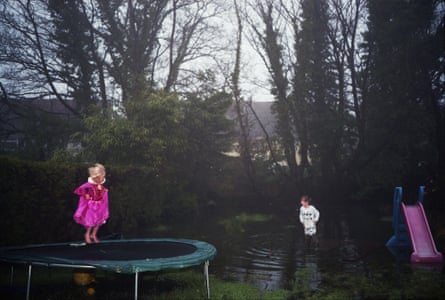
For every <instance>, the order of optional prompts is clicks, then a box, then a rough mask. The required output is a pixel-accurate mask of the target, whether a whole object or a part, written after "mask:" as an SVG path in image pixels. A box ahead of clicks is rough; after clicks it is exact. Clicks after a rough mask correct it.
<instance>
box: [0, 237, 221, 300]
mask: <svg viewBox="0 0 445 300" xmlns="http://www.w3.org/2000/svg"><path fill="white" fill-rule="evenodd" d="M125 242H175V243H185V244H189V245H190V244H191V245H193V246H195V247H196V248H197V250H199V249H200V248H199V246H196V244H197V243H199V245H204V247H208V249H206V250H207V251H208V252H209V253H208V254H207V255H206V257H205V259H202V260H197V261H196V262H189V263H187V264H186V265H180V266H177V267H171V266H167V267H165V268H159V269H156V270H142V271H139V270H138V268H136V270H135V271H134V272H125V273H134V299H135V300H137V299H138V296H139V295H138V291H139V273H144V272H150V271H151V272H153V271H160V270H172V269H183V268H188V267H192V266H196V265H201V264H204V277H205V282H204V284H205V288H206V291H207V299H210V280H209V265H210V260H211V259H213V257H214V256H215V255H216V249H215V248H214V247H213V246H212V245H210V244H208V243H205V242H201V241H196V240H187V239H129V240H112V241H102V242H101V243H125ZM56 245H57V246H60V245H66V246H72V244H71V243H62V244H60V243H59V244H46V245H29V246H23V247H8V248H5V249H20V248H32V247H42V246H56ZM82 247H84V246H82ZM85 247H88V245H87V246H85ZM195 252H196V251H195ZM193 253H194V252H193ZM193 253H192V254H193ZM0 254H1V250H0ZM187 256H191V254H188V255H183V257H187ZM177 257H181V256H177ZM155 260H156V259H153V261H155ZM0 261H2V262H4V263H9V264H11V275H10V276H11V277H10V284H11V285H12V284H13V277H14V265H16V264H23V265H27V267H28V268H27V282H26V300H29V297H30V290H31V279H32V266H44V267H48V268H50V267H60V268H73V269H103V270H106V271H111V269H110V268H106V267H101V266H100V265H97V266H96V265H91V264H78V263H76V264H74V263H73V264H71V263H59V262H42V261H32V260H30V259H29V258H28V259H24V260H20V259H17V258H13V259H8V258H5V257H4V256H3V257H2V256H0ZM130 261H131V260H130ZM114 272H116V273H121V272H120V271H119V270H116V269H115V270H114Z"/></svg>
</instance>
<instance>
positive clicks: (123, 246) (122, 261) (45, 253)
mask: <svg viewBox="0 0 445 300" xmlns="http://www.w3.org/2000/svg"><path fill="white" fill-rule="evenodd" d="M215 255H216V249H215V247H214V246H213V245H211V244H209V243H206V242H203V241H197V240H188V239H131V240H109V241H102V242H100V243H97V244H88V245H82V244H77V243H74V244H73V243H57V244H41V245H29V246H21V247H6V248H0V261H3V262H6V263H10V264H25V265H27V266H28V279H27V287H26V299H29V292H30V287H31V273H32V266H34V265H38V266H47V267H65V268H97V269H103V270H108V271H113V272H117V273H127V274H135V286H134V299H138V282H139V273H141V272H153V271H160V270H166V269H182V268H187V267H191V266H196V265H201V264H204V276H205V285H206V288H207V297H208V298H210V285H209V270H208V268H209V261H210V260H211V259H213V258H214V256H215ZM12 276H13V273H12V272H11V278H12Z"/></svg>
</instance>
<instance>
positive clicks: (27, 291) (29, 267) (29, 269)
mask: <svg viewBox="0 0 445 300" xmlns="http://www.w3.org/2000/svg"><path fill="white" fill-rule="evenodd" d="M31 271H32V265H31V264H29V265H28V282H27V283H26V300H29V291H30V289H31Z"/></svg>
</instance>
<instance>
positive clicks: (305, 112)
mask: <svg viewBox="0 0 445 300" xmlns="http://www.w3.org/2000/svg"><path fill="white" fill-rule="evenodd" d="M301 7H302V13H301V19H302V21H301V24H300V26H301V29H300V30H299V31H298V32H297V34H296V41H295V53H296V58H297V59H296V60H297V62H296V66H295V70H294V72H295V74H294V80H293V90H294V92H293V96H294V98H293V99H294V101H295V107H296V109H297V112H298V116H297V117H298V120H296V121H297V124H298V128H299V130H298V134H299V136H298V138H299V140H300V152H299V153H300V156H301V160H302V162H304V161H305V160H306V161H309V160H310V161H311V164H312V169H314V171H315V174H314V175H317V174H318V175H321V176H322V177H324V178H325V179H327V177H329V176H331V175H332V174H333V172H334V168H333V158H332V153H333V145H334V141H333V132H334V130H335V129H336V127H335V124H334V121H335V98H334V97H333V88H334V85H333V74H332V66H331V65H330V62H329V56H330V52H329V49H330V45H329V40H328V22H329V16H328V14H327V12H328V5H327V3H326V2H325V1H321V0H303V1H301ZM304 147H307V150H308V152H306V151H305V149H304Z"/></svg>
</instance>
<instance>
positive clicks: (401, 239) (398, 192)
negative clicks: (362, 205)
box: [386, 186, 425, 249]
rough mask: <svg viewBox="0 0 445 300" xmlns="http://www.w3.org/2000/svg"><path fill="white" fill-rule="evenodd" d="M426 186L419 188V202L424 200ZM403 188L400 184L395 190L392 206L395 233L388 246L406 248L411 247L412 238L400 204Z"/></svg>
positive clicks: (387, 243)
mask: <svg viewBox="0 0 445 300" xmlns="http://www.w3.org/2000/svg"><path fill="white" fill-rule="evenodd" d="M424 191H425V187H424V186H421V187H420V188H419V195H418V198H417V199H418V200H417V201H418V202H421V203H422V202H423V194H424ZM402 195H403V190H402V187H400V186H398V187H396V188H395V190H394V197H393V202H392V203H393V208H392V227H393V229H394V235H393V236H392V237H391V238H390V239H389V240H388V242H386V246H387V247H389V248H406V249H411V248H412V245H411V240H410V237H409V233H408V230H407V228H406V223H405V218H404V217H403V215H402V213H401V210H400V205H401V203H402Z"/></svg>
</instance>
